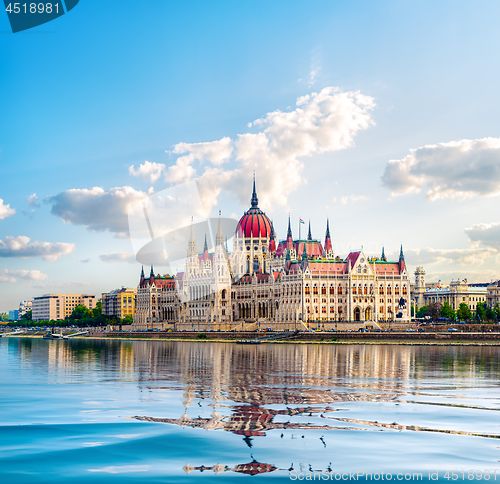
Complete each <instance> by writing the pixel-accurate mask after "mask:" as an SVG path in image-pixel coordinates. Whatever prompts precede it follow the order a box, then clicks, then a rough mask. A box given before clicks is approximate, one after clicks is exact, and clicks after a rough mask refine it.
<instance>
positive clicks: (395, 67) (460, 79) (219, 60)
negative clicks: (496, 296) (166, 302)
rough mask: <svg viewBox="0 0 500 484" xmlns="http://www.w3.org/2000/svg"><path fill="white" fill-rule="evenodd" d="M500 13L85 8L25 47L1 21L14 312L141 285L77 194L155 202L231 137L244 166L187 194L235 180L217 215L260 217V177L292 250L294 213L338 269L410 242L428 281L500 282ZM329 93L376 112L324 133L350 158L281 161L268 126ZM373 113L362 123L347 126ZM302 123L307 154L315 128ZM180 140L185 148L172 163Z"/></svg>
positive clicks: (7, 252) (322, 7) (361, 7)
mask: <svg viewBox="0 0 500 484" xmlns="http://www.w3.org/2000/svg"><path fill="white" fill-rule="evenodd" d="M118 5H119V6H118ZM499 10H500V4H498V2H493V1H492V2H476V3H474V4H472V3H470V2H459V1H453V2H444V1H443V2H405V1H393V2H391V1H386V2H384V1H378V2H355V1H353V2H335V1H325V2H320V1H315V2H290V1H287V2H280V1H274V2H257V1H252V2H243V1H242V2H187V1H186V2H170V1H166V0H143V1H141V2H137V1H129V0H121V1H120V2H116V1H111V0H101V1H99V2H97V1H92V0H81V1H80V3H79V4H78V5H77V7H75V9H73V10H72V11H71V12H69V13H68V14H67V15H64V16H62V17H60V18H59V19H56V20H55V21H53V22H50V23H48V24H45V25H42V26H40V27H37V28H35V29H32V30H30V31H26V32H24V33H17V34H11V33H9V32H10V26H9V24H8V19H7V15H6V13H0V86H1V87H2V102H1V109H0V132H1V135H0V166H1V168H2V171H1V173H2V183H1V185H0V198H1V199H2V201H3V202H2V205H0V217H2V218H1V219H0V240H1V241H2V242H1V243H0V311H5V310H9V309H13V308H15V307H17V305H18V303H19V300H21V299H28V298H31V297H33V296H36V295H40V294H43V293H47V292H55V291H58V292H60V291H64V292H88V293H95V294H100V293H101V292H105V291H108V290H111V289H114V288H116V287H120V286H122V285H123V286H135V285H136V284H137V278H138V275H139V272H140V265H139V264H138V263H133V262H129V260H131V259H130V257H128V256H126V254H130V253H132V245H131V243H130V240H129V239H128V238H127V237H124V236H123V234H118V236H117V231H116V230H114V229H113V221H112V220H106V219H105V217H106V216H107V214H106V213H104V214H103V215H102V217H100V216H98V215H99V214H96V215H95V217H96V218H100V222H99V225H98V226H96V227H93V228H94V229H95V228H97V229H99V230H94V229H93V228H92V223H91V219H92V214H90V213H88V206H85V207H84V206H82V207H81V208H80V206H79V205H78V203H80V202H81V200H80V201H78V200H75V199H72V198H71V196H72V195H71V194H69V195H68V192H67V191H68V190H73V189H76V190H84V189H87V190H92V189H93V187H100V188H101V189H102V190H103V191H104V192H105V193H106V194H107V193H108V192H109V191H110V190H111V189H113V188H117V187H131V189H132V190H133V193H132V192H128V193H129V194H130V193H132V194H135V195H137V194H138V193H139V192H141V193H146V192H148V190H149V189H150V188H151V187H153V189H154V191H160V190H162V189H164V188H167V187H169V186H170V185H171V184H172V183H178V182H179V181H187V178H186V175H185V174H184V178H183V179H182V180H181V179H180V178H179V177H177V178H175V177H173V175H172V172H171V171H170V172H169V168H170V167H172V166H173V165H175V164H176V163H177V160H178V158H180V157H182V156H184V155H186V154H189V153H194V151H193V150H194V147H193V146H191V145H190V144H193V143H202V142H203V143H209V142H216V141H219V140H223V139H227V140H228V143H230V145H231V146H232V147H233V148H232V149H233V151H232V157H230V158H228V159H227V160H226V161H224V162H223V163H222V164H217V163H214V162H213V160H211V159H210V157H208V158H207V157H205V158H203V159H196V156H195V155H193V156H194V157H195V162H193V163H191V165H190V166H192V167H193V170H194V171H195V175H192V176H191V178H193V177H200V179H201V180H204V179H208V178H209V173H208V172H207V170H208V171H210V169H214V170H216V171H217V170H218V171H217V177H218V179H220V180H225V181H221V186H220V187H219V188H220V189H221V190H222V194H221V195H219V196H218V197H217V199H216V201H215V202H214V203H213V204H212V205H211V208H212V214H213V215H215V214H216V213H217V211H218V210H219V209H222V211H223V213H225V214H227V215H228V216H229V215H231V214H234V215H236V216H239V215H240V214H241V213H242V212H243V210H245V209H247V208H248V204H249V198H250V191H251V176H252V171H253V169H255V170H256V175H257V188H258V190H259V197H260V199H261V201H262V204H263V205H262V208H263V209H264V210H265V211H266V213H268V214H269V215H270V216H271V217H272V218H273V220H274V221H275V226H276V229H277V231H278V236H279V237H283V236H284V235H285V230H286V223H287V216H288V213H290V214H291V216H292V220H297V219H298V217H302V218H304V219H305V220H306V221H307V220H308V219H311V223H312V227H313V235H314V236H316V237H321V238H322V237H323V236H324V228H325V220H326V217H327V216H328V217H330V220H331V227H332V236H333V239H334V247H336V251H337V252H338V253H339V255H345V254H346V252H347V251H348V250H350V249H355V248H358V247H359V245H361V244H362V245H363V246H364V247H365V249H367V252H370V253H373V255H377V254H378V253H379V251H380V249H381V246H382V245H384V246H385V247H386V252H388V253H389V254H393V255H396V253H398V252H399V245H400V244H401V243H402V244H403V246H404V247H405V251H406V254H407V261H408V263H409V265H410V268H413V267H414V266H415V265H417V264H423V265H424V267H425V269H426V270H427V272H428V274H429V276H428V278H429V279H430V280H437V279H443V280H449V279H450V278H452V277H468V278H469V280H478V281H484V280H486V281H489V280H490V279H492V278H498V270H499V268H500V265H499V251H500V243H499V239H500V217H499V216H498V209H497V207H498V197H497V194H498V193H499V192H500V149H499V147H498V146H497V144H498V143H497V141H498V140H497V138H498V137H499V136H500V134H499V118H498V114H497V113H498V110H499V107H500V106H499V104H500V101H499V97H498V78H499V67H498V62H497V55H498V54H497V50H498V46H499V40H500V38H499V37H500V32H499V31H498V28H497V19H498V18H499V13H500V12H499ZM333 87H335V88H338V90H337V91H334V90H331V91H328V88H333ZM325 89H326V90H327V91H325ZM321 92H323V93H324V95H325V96H326V97H327V100H330V101H337V100H339V99H340V98H339V97H338V96H341V95H342V93H358V92H359V95H360V96H363V97H357V98H356V97H354V98H353V97H351V98H350V99H351V101H345V102H344V103H343V104H342V103H340V104H339V105H340V106H341V107H342V109H344V110H345V113H344V114H345V116H344V117H342V118H339V119H341V120H343V121H342V123H340V124H341V125H339V126H333V125H332V126H329V127H328V128H327V131H325V133H326V135H327V136H331V139H333V138H334V137H335V136H336V135H337V134H338V133H339V130H342V129H343V128H342V126H347V128H345V129H346V130H347V132H348V137H349V140H348V142H345V143H342V142H338V143H333V142H332V143H330V144H329V143H328V142H327V143H326V144H325V142H324V140H323V141H321V140H318V139H316V140H315V141H316V142H317V146H316V148H314V149H312V150H311V149H308V148H305V147H304V146H297V147H296V151H295V152H293V153H292V152H291V151H290V150H288V152H287V154H286V156H285V155H283V153H282V146H280V143H284V142H285V141H286V139H285V137H284V136H285V135H284V134H283V132H279V133H278V134H276V133H275V132H274V131H273V130H274V129H275V128H276V126H278V123H279V122H281V121H282V120H283V119H285V118H283V119H282V118H281V117H279V116H278V117H270V116H268V113H275V112H276V111H277V110H279V111H280V112H281V113H292V114H293V113H297V112H298V111H296V110H297V109H304V110H305V111H306V112H307V109H306V108H309V112H312V110H313V108H314V102H313V101H312V99H315V98H314V96H312V94H313V93H321ZM307 95H309V96H310V98H309V100H306V101H304V103H305V104H304V103H303V104H302V105H300V106H297V104H296V103H297V99H298V98H301V97H303V96H307ZM352 95H353V96H354V94H352ZM335 96H337V97H335ZM352 99H354V101H352ZM366 100H370V102H371V103H372V105H371V106H370V107H366V104H365V105H364V106H365V107H364V109H365V110H364V111H363V115H364V116H366V117H367V118H366V119H368V123H367V125H366V126H365V125H363V123H361V121H356V120H354V121H352V120H351V117H350V116H351V115H352V113H353V112H356V110H357V109H359V108H360V103H361V104H362V103H363V102H366ZM330 114H333V115H336V113H335V112H333V111H332V112H331V113H330ZM283 116H285V115H283ZM290 116H291V115H290ZM299 118H300V116H299ZM258 119H261V120H263V121H262V122H261V124H259V123H257V124H255V123H254V121H255V120H258ZM286 119H287V122H288V121H289V117H287V118H286ZM314 119H317V118H314ZM291 122H292V124H293V126H292V127H291V128H290V129H291V130H292V134H293V133H295V131H293V130H296V133H297V137H296V138H297V139H298V140H299V141H300V140H301V139H302V138H301V135H302V134H303V133H304V125H303V124H301V123H303V120H302V119H295V118H294V120H293V121H291ZM248 123H253V124H252V126H250V127H249V126H248ZM266 127H267V128H269V131H266V133H273V132H274V134H273V135H272V136H274V137H273V138H272V140H273V142H274V143H275V145H276V146H274V148H273V150H274V151H272V152H271V153H270V154H269V159H267V160H266V159H264V158H262V157H261V158H259V155H257V158H252V156H251V155H250V154H248V149H249V148H248V147H246V148H245V150H244V149H243V148H241V147H239V145H238V142H239V141H238V140H241V137H239V135H244V134H248V135H249V136H248V143H250V145H251V144H252V143H254V142H255V140H256V139H257V135H258V134H259V133H264V131H265V129H266ZM269 136H271V135H269ZM293 138H294V139H295V135H293ZM313 138H314V136H313ZM485 138H491V139H489V140H486V141H484V139H485ZM269 139H271V138H269ZM464 140H471V142H465V141H464ZM480 140H483V141H480ZM495 140H497V141H495ZM450 142H456V143H455V145H453V146H452V145H450V144H449V143H450ZM179 143H187V144H188V146H185V150H186V151H184V152H182V153H180V151H179V149H177V152H175V151H176V149H175V147H176V146H179ZM427 145H433V146H434V147H433V148H429V149H426V150H420V151H419V150H417V151H416V152H414V156H413V158H411V159H410V158H408V156H410V154H411V152H410V150H412V149H413V150H415V149H418V148H420V147H424V146H427ZM218 146H219V145H217V146H215V147H214V149H215V148H217V149H218ZM250 148H251V147H250ZM238 157H239V158H238ZM287 157H288V158H287ZM405 157H407V158H405ZM242 160H243V161H242ZM290 160H292V162H290ZM390 160H398V161H397V162H396V163H393V164H389V161H390ZM145 161H149V162H150V163H156V164H158V165H163V166H164V168H162V171H161V175H160V176H159V178H158V179H157V180H155V181H154V183H152V179H151V178H148V177H147V176H146V179H144V178H141V177H137V176H132V175H131V174H130V173H129V167H130V166H132V165H133V166H134V167H135V168H134V169H135V170H138V169H139V166H140V165H141V164H144V163H145ZM245 167H246V168H248V167H251V168H252V169H249V170H246V169H245ZM384 174H385V177H384V182H383V181H382V177H383V176H384ZM204 177H205V178H204ZM211 183H213V180H212V181H211ZM212 188H213V187H212ZM35 193H36V195H37V200H36V201H34V199H32V206H30V205H29V203H28V197H29V196H31V195H32V194H35ZM61 194H63V195H64V196H63V195H61ZM78 194H79V196H80V195H81V197H80V198H82V197H83V198H84V195H85V194H82V192H78ZM87 195H88V193H87ZM396 195H397V196H396ZM57 196H59V199H57V198H56V199H55V198H51V197H57ZM70 198H71V200H70ZM246 199H248V200H247V201H245V200H246ZM57 200H59V203H57ZM68 200H70V201H71V204H72V205H71V207H72V210H73V211H74V212H73V214H72V216H71V217H69V216H66V218H65V217H64V215H61V214H62V213H63V212H62V210H64V209H65V206H64V203H67V202H68ZM113 200H114V199H113ZM83 205H84V204H83ZM7 207H8V208H7ZM54 207H56V208H57V209H58V210H59V212H58V214H59V215H58V214H54V213H51V212H54ZM80 209H81V211H82V212H81V213H77V212H78V210H80ZM118 209H119V207H118V208H117V210H118ZM13 210H15V214H14V213H13ZM86 210H87V211H86ZM89 220H90V222H89ZM295 227H296V223H295ZM19 237H24V238H22V239H20V238H19ZM26 237H27V238H29V239H30V241H29V242H28V241H27V239H26ZM34 242H37V243H38V244H35V245H33V244H34ZM58 244H59V245H58ZM64 244H74V246H72V245H64ZM114 253H119V254H121V255H119V256H116V257H109V254H114ZM103 254H108V257H107V258H106V257H105V259H106V260H108V261H109V260H112V261H113V262H105V261H104V260H103V259H102V258H101V257H100V256H102V255H103ZM42 255H44V257H42ZM82 261H86V262H82Z"/></svg>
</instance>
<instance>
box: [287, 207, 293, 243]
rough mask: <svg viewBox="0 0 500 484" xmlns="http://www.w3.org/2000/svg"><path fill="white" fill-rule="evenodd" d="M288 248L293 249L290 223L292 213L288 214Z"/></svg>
mask: <svg viewBox="0 0 500 484" xmlns="http://www.w3.org/2000/svg"><path fill="white" fill-rule="evenodd" d="M286 248H287V250H291V249H293V237H292V226H291V224H290V215H288V231H287V233H286Z"/></svg>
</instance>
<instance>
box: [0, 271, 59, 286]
mask: <svg viewBox="0 0 500 484" xmlns="http://www.w3.org/2000/svg"><path fill="white" fill-rule="evenodd" d="M48 278H49V276H48V275H47V274H44V273H43V272H40V271H37V270H33V271H26V270H19V271H15V270H14V271H12V270H9V269H4V270H3V271H0V282H13V283H14V282H18V281H19V280H20V279H21V280H23V281H44V280H45V279H48Z"/></svg>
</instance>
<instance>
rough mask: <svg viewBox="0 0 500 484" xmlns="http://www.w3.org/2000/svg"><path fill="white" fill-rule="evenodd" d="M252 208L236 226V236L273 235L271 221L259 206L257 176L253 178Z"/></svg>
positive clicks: (266, 236) (264, 236) (257, 236)
mask: <svg viewBox="0 0 500 484" xmlns="http://www.w3.org/2000/svg"><path fill="white" fill-rule="evenodd" d="M251 203H252V208H250V210H248V211H247V212H245V213H244V215H243V217H241V218H240V221H239V222H238V226H237V227H236V236H237V237H245V238H252V237H254V238H259V237H261V238H263V239H264V238H269V237H270V236H271V221H270V220H269V217H268V216H267V215H266V214H265V213H264V212H263V211H262V210H261V209H260V208H259V207H258V204H259V200H258V198H257V193H256V191H255V176H254V179H253V193H252V200H251Z"/></svg>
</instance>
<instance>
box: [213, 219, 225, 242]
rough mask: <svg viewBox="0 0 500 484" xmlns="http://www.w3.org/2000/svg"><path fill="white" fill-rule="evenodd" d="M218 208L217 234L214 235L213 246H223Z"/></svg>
mask: <svg viewBox="0 0 500 484" xmlns="http://www.w3.org/2000/svg"><path fill="white" fill-rule="evenodd" d="M220 214H221V213H220V210H219V226H218V227H217V235H216V236H215V246H216V247H217V246H219V245H220V246H223V245H224V235H223V233H222V222H221V218H220Z"/></svg>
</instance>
